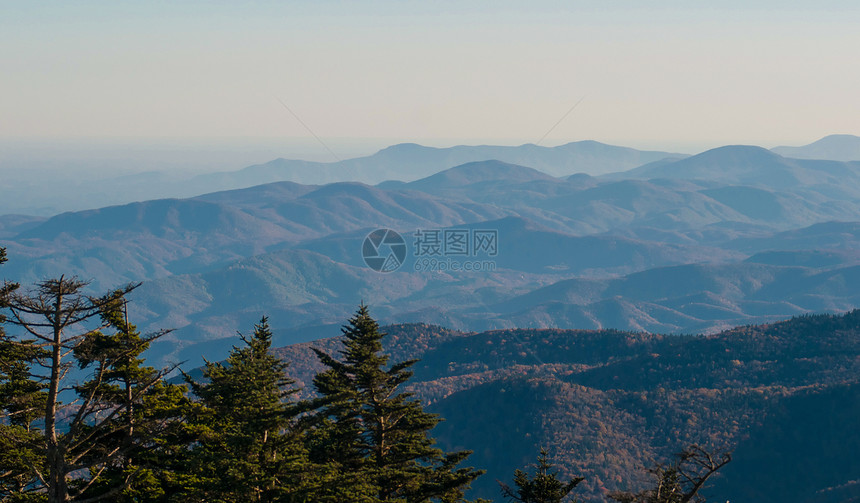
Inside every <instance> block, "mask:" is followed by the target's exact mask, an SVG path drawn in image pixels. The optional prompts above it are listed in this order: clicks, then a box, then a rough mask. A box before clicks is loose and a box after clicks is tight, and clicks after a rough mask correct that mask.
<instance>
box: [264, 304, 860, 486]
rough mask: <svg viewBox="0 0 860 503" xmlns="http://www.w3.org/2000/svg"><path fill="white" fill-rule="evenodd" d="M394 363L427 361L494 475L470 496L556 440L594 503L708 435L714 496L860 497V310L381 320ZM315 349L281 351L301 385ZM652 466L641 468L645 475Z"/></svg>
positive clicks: (463, 440) (423, 377) (331, 344)
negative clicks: (705, 320)
mask: <svg viewBox="0 0 860 503" xmlns="http://www.w3.org/2000/svg"><path fill="white" fill-rule="evenodd" d="M384 329H385V331H386V332H387V333H388V334H389V335H388V337H386V338H385V340H386V342H385V344H386V348H385V349H386V350H387V351H388V352H390V353H391V355H392V359H393V360H394V361H400V360H404V359H408V358H419V359H420V361H419V362H418V363H417V364H416V365H415V367H414V369H415V375H414V377H413V378H412V379H411V380H410V388H411V389H412V390H413V391H414V392H416V393H417V394H418V396H420V397H421V398H422V399H423V400H424V401H425V403H427V404H428V405H429V409H430V410H431V411H433V412H436V413H438V414H440V415H441V416H442V417H443V418H444V422H442V423H441V424H440V425H439V426H437V428H436V429H435V430H434V435H435V436H436V438H437V440H438V441H439V442H440V444H441V446H442V447H443V448H444V449H462V448H467V449H472V450H474V451H475V453H474V454H473V455H472V456H471V457H470V458H469V464H471V465H474V466H476V467H478V468H483V469H486V470H487V471H488V473H487V474H486V475H484V476H482V477H479V478H478V479H477V481H475V483H473V487H474V494H473V496H476V497H477V496H481V497H487V498H494V499H498V497H499V489H498V485H497V483H496V480H497V479H500V480H506V479H507V478H509V475H510V473H512V472H513V470H514V469H515V468H517V467H522V466H525V465H527V464H528V463H531V462H533V461H534V453H535V452H536V451H537V450H538V448H539V447H540V446H543V447H545V448H546V449H547V450H548V452H549V454H550V459H552V460H553V461H554V462H555V463H556V464H557V466H558V469H559V470H560V472H561V475H563V476H566V477H570V476H577V475H581V476H584V477H585V481H584V482H582V483H581V484H580V485H579V486H578V487H577V489H576V491H575V492H574V494H577V495H578V497H579V498H580V500H581V501H605V499H604V496H603V495H605V494H606V492H607V491H612V490H628V489H637V487H628V486H627V485H626V484H631V483H634V484H635V483H641V484H642V485H643V486H645V485H646V484H647V483H648V482H649V480H650V478H649V477H650V476H649V474H648V473H647V471H646V469H647V468H648V467H650V466H653V463H654V462H655V461H656V462H669V461H670V460H671V456H672V455H673V454H675V453H677V452H679V451H680V450H681V449H683V448H684V447H685V446H687V445H689V444H692V443H697V444H700V445H702V446H707V447H708V448H710V449H712V450H714V451H719V450H732V451H733V452H734V460H733V461H732V463H730V464H729V465H727V466H726V467H725V468H724V469H723V470H722V471H721V473H720V474H718V475H717V476H716V477H714V478H713V479H711V481H710V484H711V486H712V487H711V488H709V489H707V490H706V491H705V492H704V493H703V494H704V495H705V496H706V497H707V499H708V501H727V500H730V501H755V502H757V503H765V502H774V503H776V502H780V503H782V502H786V501H795V502H803V501H816V502H831V501H832V502H837V501H854V499H853V498H857V497H860V483H857V482H856V481H857V480H860V457H858V456H857V452H860V431H858V429H857V424H858V419H860V384H858V380H860V311H852V312H850V313H847V314H844V315H815V316H802V317H798V318H794V319H791V320H789V321H784V322H779V323H773V324H767V325H758V326H745V327H738V328H735V329H732V330H728V331H725V332H722V333H720V334H717V335H713V336H664V335H656V334H647V333H634V332H622V331H615V330H597V331H594V330H554V329H545V330H522V329H514V330H499V331H491V332H482V333H462V332H457V331H452V330H448V329H445V328H442V327H438V326H433V325H426V324H406V325H390V326H387V327H384ZM311 347H316V348H320V349H323V350H325V351H329V352H334V351H336V350H337V348H338V347H339V346H338V343H337V339H326V340H320V341H315V342H312V343H304V344H297V345H293V346H288V347H285V348H281V349H278V350H276V353H277V354H278V355H279V356H280V357H281V358H283V359H284V360H286V361H288V362H290V367H289V369H288V372H289V373H290V375H291V377H293V378H294V379H296V380H297V381H298V382H297V385H299V386H301V387H302V388H304V389H305V390H307V389H310V388H311V387H310V381H311V379H312V377H313V375H314V374H315V373H316V372H318V371H319V370H321V367H320V364H319V362H318V360H317V358H316V356H315V355H314V354H313V352H312V351H311ZM636 474H639V479H638V480H637V479H636Z"/></svg>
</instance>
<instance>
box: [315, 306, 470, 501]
mask: <svg viewBox="0 0 860 503" xmlns="http://www.w3.org/2000/svg"><path fill="white" fill-rule="evenodd" d="M342 331H343V335H344V347H345V348H344V350H343V351H341V352H340V355H341V359H340V360H337V359H335V358H332V357H331V356H329V355H327V354H325V353H323V352H321V351H316V353H317V356H318V357H319V358H320V360H321V361H322V363H323V364H324V365H325V366H326V367H327V370H326V371H324V372H322V373H320V374H318V375H317V376H316V378H315V379H314V386H315V388H316V390H317V392H318V393H319V395H320V399H319V401H318V402H317V405H319V411H318V413H317V415H316V419H317V423H316V425H315V427H314V429H313V430H312V431H311V432H310V433H309V435H308V440H309V448H310V453H311V460H312V461H313V462H314V463H316V464H318V465H322V466H325V467H327V470H326V471H325V473H324V479H323V480H322V481H321V484H320V485H321V487H320V490H319V492H318V494H317V498H316V499H315V500H316V501H331V502H334V501H354V502H362V501H368V502H378V501H392V502H393V501H397V502H410V503H412V502H415V503H418V502H429V501H442V502H454V501H463V492H464V490H465V489H466V488H468V486H469V484H470V483H471V482H472V481H473V480H474V479H475V478H477V477H478V476H479V475H480V474H481V473H482V472H481V471H477V470H474V469H472V468H458V465H459V464H460V463H461V462H462V461H463V460H465V459H466V458H467V457H468V456H469V454H471V453H470V452H469V451H460V452H453V453H445V452H443V451H442V450H441V449H438V448H437V447H434V441H433V439H431V438H430V437H429V433H430V430H432V429H433V427H434V426H436V424H437V423H438V422H439V418H438V417H437V416H436V415H434V414H430V413H427V412H424V410H423V409H422V407H421V404H420V403H419V402H418V400H416V399H415V398H414V397H413V396H412V394H411V393H405V392H403V391H402V390H401V388H402V386H403V385H404V384H405V383H406V382H407V381H408V380H409V378H410V377H411V376H412V372H411V371H409V370H408V368H409V367H410V366H412V365H413V364H414V363H415V361H414V360H411V361H405V362H400V363H395V364H393V365H389V364H388V355H385V354H383V353H382V338H383V337H384V336H385V334H384V333H382V332H380V331H379V325H378V324H377V323H376V321H375V320H374V319H373V318H371V316H370V314H369V312H368V309H367V306H365V305H361V306H360V307H359V309H358V311H357V312H356V314H355V315H354V316H353V317H352V318H351V319H350V320H349V323H348V324H347V325H346V326H344V327H343V329H342Z"/></svg>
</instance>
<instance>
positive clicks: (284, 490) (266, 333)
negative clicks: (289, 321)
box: [181, 318, 310, 503]
mask: <svg viewBox="0 0 860 503" xmlns="http://www.w3.org/2000/svg"><path fill="white" fill-rule="evenodd" d="M242 341H243V342H244V343H245V346H243V347H241V348H236V347H234V348H233V350H232V351H231V353H230V356H229V357H228V358H227V360H226V362H225V363H210V362H207V363H206V366H205V369H204V371H203V379H202V380H201V381H199V382H198V381H195V380H194V379H192V378H191V377H190V376H187V375H186V381H187V382H188V384H189V385H190V387H191V390H192V392H193V393H194V395H195V396H196V397H197V398H198V403H197V404H196V405H195V406H194V407H193V408H192V413H191V415H190V417H189V419H188V428H189V431H191V432H192V433H193V434H194V435H195V438H196V442H195V444H194V446H193V448H192V450H191V451H190V452H189V454H188V457H187V460H186V470H187V479H186V481H185V482H186V484H187V485H188V486H189V487H188V490H186V491H185V492H184V495H183V497H182V498H181V501H206V502H237V503H238V502H252V501H265V502H276V501H277V502H280V501H310V500H309V499H307V497H306V495H305V494H304V492H303V491H304V485H305V479H306V478H307V476H308V475H307V473H306V456H305V455H304V451H303V447H302V444H301V441H300V438H299V435H298V433H297V429H296V422H297V417H298V415H299V413H300V412H301V411H302V409H301V404H297V403H293V402H291V401H289V397H290V396H291V395H292V394H294V393H295V392H296V391H297V390H295V389H290V386H292V384H293V383H294V382H293V381H292V380H290V379H288V378H287V377H286V368H287V364H285V363H283V362H281V361H280V360H279V359H278V358H277V357H275V356H273V355H272V354H270V353H269V349H270V348H271V344H272V333H271V331H270V329H269V325H268V321H267V319H266V318H263V319H262V320H261V321H260V323H259V324H257V325H256V326H255V327H254V333H253V335H252V336H251V337H245V336H242Z"/></svg>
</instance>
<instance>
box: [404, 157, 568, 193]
mask: <svg viewBox="0 0 860 503" xmlns="http://www.w3.org/2000/svg"><path fill="white" fill-rule="evenodd" d="M533 180H547V181H558V179H557V178H555V177H552V176H550V175H548V174H546V173H544V172H542V171H538V170H536V169H534V168H529V167H527V166H520V165H519V164H511V163H507V162H502V161H498V160H495V159H491V160H487V161H476V162H467V163H466V164H461V165H459V166H454V167H453V168H449V169H446V170H445V171H441V172H439V173H436V174H435V175H431V176H428V177H427V178H422V179H420V180H416V181H414V182H412V183H410V184H409V185H411V186H413V187H416V188H452V187H462V186H464V185H470V184H473V183H479V182H491V181H501V182H529V181H533Z"/></svg>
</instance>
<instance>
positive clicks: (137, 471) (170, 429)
mask: <svg viewBox="0 0 860 503" xmlns="http://www.w3.org/2000/svg"><path fill="white" fill-rule="evenodd" d="M103 319H104V321H105V322H106V323H107V324H109V326H110V327H111V328H112V329H113V330H115V333H114V334H112V335H105V334H104V333H102V332H95V333H93V334H91V336H90V337H87V338H86V339H85V341H84V342H82V343H81V344H80V345H79V346H78V347H76V348H75V351H74V354H75V358H76V360H77V361H78V364H79V365H81V366H86V365H90V364H92V363H94V362H96V361H107V362H110V365H109V366H108V368H107V370H106V371H105V372H104V373H103V374H102V377H101V379H100V381H99V382H92V381H90V382H87V383H85V384H84V385H82V386H80V389H79V393H80V392H86V393H94V392H95V394H97V395H98V396H100V397H101V400H102V402H103V403H104V404H105V406H106V407H108V408H110V407H115V406H117V404H118V405H119V406H120V407H121V411H120V412H119V413H118V414H117V415H116V416H115V417H114V418H113V420H112V422H113V425H114V428H115V430H116V431H117V432H118V433H120V434H119V435H116V436H115V437H114V441H115V444H114V445H113V446H112V447H113V448H121V447H122V446H123V443H124V442H126V441H127V439H128V438H134V439H136V442H135V443H134V445H131V446H127V447H126V448H125V453H124V455H123V456H122V457H121V458H119V459H117V460H116V462H114V463H112V464H110V465H109V466H107V467H106V468H105V469H103V470H102V471H101V473H99V477H98V480H96V481H95V482H94V483H92V484H90V487H89V488H88V489H87V490H86V491H82V492H81V498H82V499H86V498H97V497H100V496H102V495H105V494H111V497H110V500H111V501H115V502H118V503H120V502H135V503H142V502H160V501H164V498H165V497H166V496H167V494H168V491H169V490H170V481H171V480H172V479H173V478H175V476H176V474H175V473H173V472H172V471H171V469H170V467H171V464H170V463H165V462H164V461H165V459H169V458H171V457H173V456H175V454H176V450H177V449H181V448H182V444H177V443H176V432H177V431H180V430H181V429H182V428H183V424H182V423H181V419H182V415H183V413H184V411H185V410H187V406H188V400H187V398H186V397H185V393H186V391H187V388H186V387H185V386H182V385H177V384H169V383H165V382H164V381H162V380H161V376H162V372H159V371H158V370H156V369H155V368H153V367H151V366H145V365H144V360H143V359H142V358H141V357H140V356H141V353H143V352H144V351H146V349H148V348H149V344H150V341H151V338H148V337H143V336H141V334H140V333H139V332H138V330H137V327H135V326H134V325H132V324H130V323H129V322H128V316H127V313H126V312H125V303H124V302H123V309H122V310H118V309H112V310H107V311H105V312H104V314H103ZM143 388H146V391H145V392H144V393H142V394H140V393H139V391H140V390H141V389H143ZM108 448H110V447H108ZM103 450H104V447H103ZM90 478H92V476H91V477H90ZM126 480H133V482H134V483H133V484H129V483H126V482H125V481H126ZM74 482H79V481H74ZM73 485H78V484H73ZM117 487H122V488H123V489H122V490H121V491H119V492H118V491H116V490H115V488H117Z"/></svg>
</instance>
